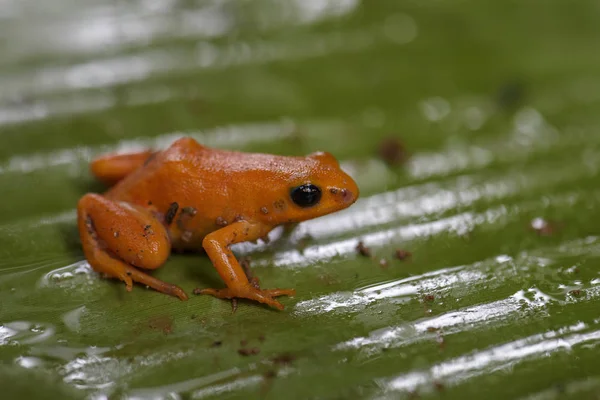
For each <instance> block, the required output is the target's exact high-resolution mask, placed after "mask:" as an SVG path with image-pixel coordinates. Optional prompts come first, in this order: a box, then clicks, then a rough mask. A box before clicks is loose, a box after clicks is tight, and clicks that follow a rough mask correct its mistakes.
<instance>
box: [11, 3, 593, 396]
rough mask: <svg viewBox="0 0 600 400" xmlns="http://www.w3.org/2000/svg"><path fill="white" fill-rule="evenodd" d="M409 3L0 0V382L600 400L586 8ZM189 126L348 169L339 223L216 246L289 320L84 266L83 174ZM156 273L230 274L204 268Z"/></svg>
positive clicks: (191, 259) (198, 277) (18, 388)
mask: <svg viewBox="0 0 600 400" xmlns="http://www.w3.org/2000/svg"><path fill="white" fill-rule="evenodd" d="M417 3H418V2H412V3H411V2H396V1H377V2H375V1H363V2H360V1H358V0H337V1H333V0H322V1H302V0H297V1H288V2H278V1H273V0H260V1H258V0H257V1H252V2H236V1H219V2H217V1H206V2H198V3H197V2H189V1H167V2H156V1H139V2H126V3H110V2H105V3H102V2H85V1H84V2H81V1H80V2H76V3H73V2H69V1H66V0H60V1H54V2H52V6H50V5H41V4H40V3H39V2H32V1H19V2H7V3H6V4H3V5H2V6H1V7H0V46H2V47H1V48H2V57H0V138H1V139H2V145H1V146H0V190H1V192H2V201H0V360H1V361H2V365H1V368H0V387H2V389H3V393H4V394H5V395H8V396H9V397H11V398H12V397H23V398H25V397H31V398H45V397H48V398H59V397H60V398H85V397H87V398H96V399H100V398H107V397H108V398H121V397H123V398H152V399H157V398H177V396H181V398H191V399H201V398H244V399H248V398H273V399H278V398H284V397H291V398H332V399H333V398H368V399H388V398H389V399H396V398H399V397H400V398H414V397H415V396H419V397H420V398H437V397H439V396H441V395H443V396H445V397H447V398H470V397H473V398H484V397H490V398H521V399H554V398H563V397H576V398H587V397H586V396H592V395H594V394H596V393H597V392H598V390H600V375H599V373H600V369H599V368H598V366H597V365H598V363H597V357H598V353H596V351H597V349H596V346H597V344H598V343H599V341H600V326H599V323H600V315H599V313H598V311H597V308H598V305H599V304H600V275H599V273H600V268H599V267H598V265H599V264H598V259H599V257H600V237H599V236H598V232H599V230H598V223H597V221H598V220H599V217H600V207H599V206H598V203H599V200H600V190H599V189H598V183H599V167H600V133H599V132H600V131H599V130H598V129H597V128H598V126H599V125H600V117H599V115H600V114H599V113H598V112H597V109H598V107H599V106H600V95H599V94H598V93H600V90H599V89H600V79H599V78H598V74H597V71H598V68H599V67H600V57H599V55H598V54H600V53H598V51H597V45H598V40H599V39H600V26H599V25H598V23H597V18H596V15H597V13H598V11H599V9H598V5H597V4H596V3H595V2H592V1H579V2H577V5H576V6H575V5H572V4H570V3H569V4H567V3H565V2H561V1H558V0H552V1H546V2H545V3H544V6H543V7H540V6H539V4H537V3H535V2H519V3H515V2H492V1H474V0H473V1H471V0H468V1H462V2H457V1H453V2H429V3H423V4H421V3H418V4H417ZM182 135H190V136H192V137H194V138H196V139H197V140H199V141H200V142H202V143H204V144H207V145H209V146H215V147H221V148H230V149H239V150H244V151H261V152H271V153H277V154H287V155H299V154H307V153H310V152H312V151H316V150H327V151H330V152H332V153H334V154H335V155H336V157H338V158H339V159H340V160H341V165H342V167H343V168H344V169H345V170H346V171H348V172H349V173H350V174H351V175H352V176H353V177H355V179H356V180H357V182H358V184H359V186H360V188H361V198H360V200H359V201H358V202H357V203H356V204H355V205H354V206H353V207H351V208H350V209H347V210H345V211H342V212H340V213H337V214H334V215H330V216H326V217H323V218H319V219H316V220H312V221H308V222H306V223H302V224H300V225H298V226H297V227H296V228H295V229H294V230H292V231H291V232H283V231H282V230H280V229H277V230H275V231H274V232H272V233H271V240H270V242H269V243H259V244H256V245H255V244H241V245H237V246H236V247H235V248H234V250H235V252H236V254H238V256H239V257H243V256H250V257H251V260H252V261H251V268H252V271H253V273H254V274H255V275H256V276H257V277H259V278H260V280H261V284H263V285H264V286H265V287H267V286H268V287H289V286H293V287H295V288H296V290H297V295H296V296H295V297H294V298H283V300H282V302H283V303H284V304H285V306H286V309H285V311H283V312H278V311H274V310H271V309H268V308H266V307H263V306H261V305H257V304H254V303H250V302H245V301H239V302H238V304H237V311H236V312H235V313H234V314H232V312H231V303H230V302H226V301H222V300H218V299H214V298H211V297H207V296H190V300H189V301H187V302H180V301H178V300H177V299H174V298H170V297H167V296H165V295H161V294H158V293H156V292H153V291H151V290H147V289H145V288H143V287H140V286H136V287H135V288H134V290H133V292H132V293H127V292H126V291H125V288H124V286H123V285H122V284H120V283H118V282H115V281H108V280H104V279H101V278H100V277H99V276H98V275H96V274H95V273H94V272H92V271H91V270H90V268H89V266H88V265H87V263H86V262H85V260H84V259H83V256H82V252H81V249H80V244H79V239H78V234H77V230H76V224H75V211H74V207H75V205H76V203H77V201H78V199H79V198H80V197H81V196H82V195H83V194H84V193H86V192H89V191H94V192H99V191H102V190H103V187H102V185H100V184H98V183H97V182H95V181H94V180H93V179H92V177H91V176H90V174H89V173H88V170H87V163H88V162H89V160H90V159H91V158H92V157H93V156H95V155H98V154H101V153H103V152H105V151H113V150H118V151H129V150H134V149H142V148H146V147H148V146H153V147H164V146H167V145H168V144H169V143H171V142H172V141H173V140H175V139H176V138H178V137H180V136H182ZM359 242H360V243H362V247H359V248H358V250H357V246H358V244H359ZM367 250H368V251H367ZM384 261H385V262H384ZM155 276H157V277H159V278H160V279H163V280H165V281H168V282H173V283H176V284H178V285H180V286H181V287H182V288H183V289H184V290H185V291H186V292H187V293H192V291H193V289H194V288H197V287H199V288H206V287H219V286H221V285H222V282H221V281H220V279H219V277H218V275H217V274H216V272H215V271H214V269H213V267H212V265H211V263H210V262H209V260H208V259H207V258H206V257H204V256H201V255H197V256H196V255H192V256H189V255H173V256H172V257H171V258H170V259H169V260H168V262H167V264H166V265H165V267H164V268H161V269H159V270H157V271H156V272H155Z"/></svg>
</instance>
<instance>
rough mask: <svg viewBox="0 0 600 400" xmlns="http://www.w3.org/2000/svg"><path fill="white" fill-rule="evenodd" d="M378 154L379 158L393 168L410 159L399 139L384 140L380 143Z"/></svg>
mask: <svg viewBox="0 0 600 400" xmlns="http://www.w3.org/2000/svg"><path fill="white" fill-rule="evenodd" d="M377 154H378V155H379V158H381V159H382V160H383V161H385V162H386V163H387V164H388V165H391V166H396V165H400V164H403V163H404V162H405V161H406V159H407V158H408V154H407V153H406V149H405V148H404V145H403V144H402V142H401V141H400V140H399V139H397V138H394V137H388V138H385V139H383V140H382V141H381V142H380V143H379V147H378V149H377Z"/></svg>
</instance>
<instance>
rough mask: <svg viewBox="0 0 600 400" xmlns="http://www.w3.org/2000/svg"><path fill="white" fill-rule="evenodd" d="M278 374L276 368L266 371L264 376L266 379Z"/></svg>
mask: <svg viewBox="0 0 600 400" xmlns="http://www.w3.org/2000/svg"><path fill="white" fill-rule="evenodd" d="M276 376H277V372H276V371H275V370H272V369H270V370H268V371H267V372H265V374H264V377H265V379H273V378H275V377H276Z"/></svg>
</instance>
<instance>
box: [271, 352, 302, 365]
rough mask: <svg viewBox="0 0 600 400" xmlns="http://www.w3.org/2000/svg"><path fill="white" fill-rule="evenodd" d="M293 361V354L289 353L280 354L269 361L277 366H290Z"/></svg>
mask: <svg viewBox="0 0 600 400" xmlns="http://www.w3.org/2000/svg"><path fill="white" fill-rule="evenodd" d="M295 360H296V356H294V355H293V354H290V353H283V354H280V355H278V356H276V357H273V358H272V359H271V361H273V363H275V364H279V365H290V364H291V363H293V362H294V361H295Z"/></svg>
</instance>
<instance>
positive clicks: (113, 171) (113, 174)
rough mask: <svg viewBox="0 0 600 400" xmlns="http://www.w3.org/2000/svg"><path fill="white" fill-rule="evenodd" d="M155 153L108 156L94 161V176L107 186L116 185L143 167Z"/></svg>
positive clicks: (92, 165)
mask: <svg viewBox="0 0 600 400" xmlns="http://www.w3.org/2000/svg"><path fill="white" fill-rule="evenodd" d="M153 154H154V153H153V152H152V151H150V150H148V151H142V152H139V153H128V154H108V155H104V156H100V157H98V158H96V159H95V160H93V161H92V163H91V164H90V169H91V171H92V174H94V176H96V178H98V179H99V180H101V181H102V182H104V183H105V184H107V185H114V184H115V183H117V182H119V181H120V180H121V179H123V178H125V177H126V176H127V175H129V174H131V173H132V172H133V171H135V170H136V169H138V168H139V167H141V166H143V165H144V164H145V163H146V162H147V161H148V160H149V159H150V157H151V156H152V155H153Z"/></svg>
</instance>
